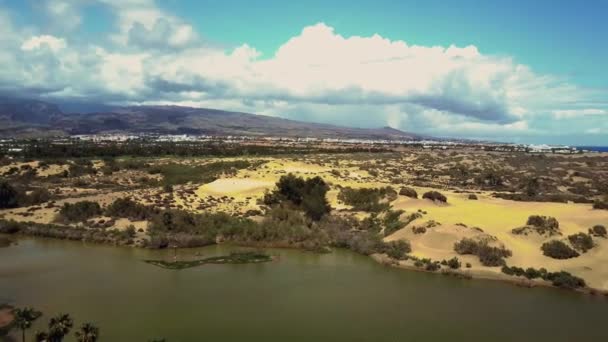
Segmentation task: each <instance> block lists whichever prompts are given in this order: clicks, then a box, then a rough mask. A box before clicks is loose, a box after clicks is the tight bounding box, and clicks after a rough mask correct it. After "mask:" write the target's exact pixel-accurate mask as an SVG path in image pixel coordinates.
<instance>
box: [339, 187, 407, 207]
mask: <svg viewBox="0 0 608 342" xmlns="http://www.w3.org/2000/svg"><path fill="white" fill-rule="evenodd" d="M396 194H397V192H396V191H395V189H393V188H391V187H384V188H362V189H353V188H350V187H346V188H342V189H341V190H340V193H339V194H338V199H339V200H340V201H342V202H344V203H345V204H348V205H351V206H352V207H353V209H355V210H360V211H368V212H380V211H383V210H386V209H388V208H389V204H388V203H380V201H381V200H382V199H387V200H389V201H390V200H394V199H395V196H396Z"/></svg>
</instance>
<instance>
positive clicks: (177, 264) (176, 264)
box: [144, 252, 272, 270]
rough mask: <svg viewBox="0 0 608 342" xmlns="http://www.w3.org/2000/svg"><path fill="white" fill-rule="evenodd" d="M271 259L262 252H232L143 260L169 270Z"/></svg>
mask: <svg viewBox="0 0 608 342" xmlns="http://www.w3.org/2000/svg"><path fill="white" fill-rule="evenodd" d="M268 261H272V256H270V255H268V254H266V253H263V252H232V253H230V254H229V255H220V256H213V257H208V258H204V259H197V260H174V261H166V260H144V262H146V263H148V264H151V265H154V266H158V267H162V268H168V269H171V270H182V269H185V268H192V267H197V266H202V265H207V264H257V263H262V262H268Z"/></svg>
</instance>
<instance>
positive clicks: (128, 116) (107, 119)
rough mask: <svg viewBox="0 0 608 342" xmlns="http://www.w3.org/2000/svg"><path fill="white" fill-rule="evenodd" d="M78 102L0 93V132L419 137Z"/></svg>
mask: <svg viewBox="0 0 608 342" xmlns="http://www.w3.org/2000/svg"><path fill="white" fill-rule="evenodd" d="M76 107H77V108H79V109H80V110H81V112H80V113H72V112H65V111H64V110H62V108H61V106H60V105H58V104H55V103H50V102H46V101H40V100H33V99H16V98H0V136H2V137H43V136H57V135H76V134H102V133H157V134H193V135H215V136H227V135H241V136H243V135H246V136H283V137H315V138H351V139H388V140H418V139H422V138H423V137H422V136H421V135H418V134H413V133H408V132H403V131H400V130H397V129H394V128H390V127H381V128H355V127H343V126H336V125H329V124H320V123H311V122H302V121H295V120H288V119H283V118H278V117H272V116H265V115H257V114H248V113H239V112H231V111H224V110H217V109H208V108H192V107H180V106H129V107H111V106H104V105H93V104H92V105H91V107H90V108H93V110H92V112H89V111H87V110H86V108H85V107H84V106H83V105H82V104H81V105H79V106H76ZM71 108H75V107H74V106H72V107H71Z"/></svg>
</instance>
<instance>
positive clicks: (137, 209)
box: [105, 198, 155, 220]
mask: <svg viewBox="0 0 608 342" xmlns="http://www.w3.org/2000/svg"><path fill="white" fill-rule="evenodd" d="M105 214H106V215H107V216H110V217H114V218H118V217H121V218H128V219H130V220H148V219H150V218H151V217H152V216H153V215H154V214H155V211H154V210H153V208H152V207H149V206H145V205H143V204H140V203H137V202H135V201H133V200H132V199H130V198H118V199H116V200H115V201H114V202H112V203H111V204H110V205H108V206H107V207H106V209H105Z"/></svg>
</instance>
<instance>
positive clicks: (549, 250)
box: [540, 240, 579, 259]
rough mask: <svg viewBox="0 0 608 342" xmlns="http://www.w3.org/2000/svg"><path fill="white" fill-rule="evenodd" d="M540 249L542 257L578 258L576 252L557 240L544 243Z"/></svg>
mask: <svg viewBox="0 0 608 342" xmlns="http://www.w3.org/2000/svg"><path fill="white" fill-rule="evenodd" d="M540 248H541V250H542V251H543V254H544V255H546V256H548V257H550V258H553V259H570V258H576V257H578V256H579V254H578V252H577V251H575V250H574V249H572V248H571V247H570V246H568V245H567V244H565V243H564V242H562V241H559V240H552V241H549V242H545V243H544V244H543V245H542V246H541V247H540Z"/></svg>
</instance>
